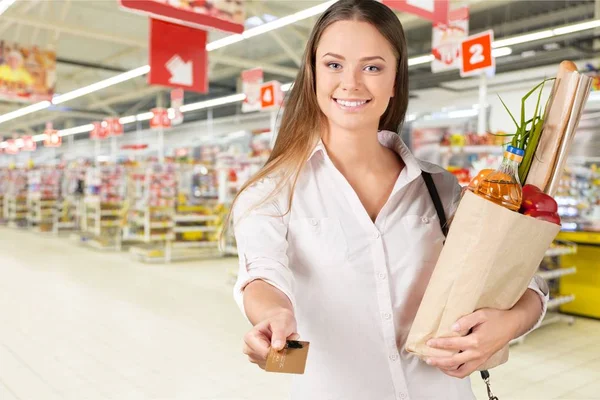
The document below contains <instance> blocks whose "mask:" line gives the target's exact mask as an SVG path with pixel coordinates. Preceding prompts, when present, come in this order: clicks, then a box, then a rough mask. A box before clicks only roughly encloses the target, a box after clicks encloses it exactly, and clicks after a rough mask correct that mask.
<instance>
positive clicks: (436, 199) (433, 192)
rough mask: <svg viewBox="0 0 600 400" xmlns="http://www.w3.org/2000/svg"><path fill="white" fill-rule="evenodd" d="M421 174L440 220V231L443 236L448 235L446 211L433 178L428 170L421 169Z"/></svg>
mask: <svg viewBox="0 0 600 400" xmlns="http://www.w3.org/2000/svg"><path fill="white" fill-rule="evenodd" d="M421 175H422V176H423V180H424V181H425V185H427V190H428V191H429V195H430V196H431V200H432V201H433V205H434V206H435V211H436V212H437V216H438V219H439V220H440V227H441V228H442V232H443V233H444V236H448V223H447V220H446V213H445V212H444V204H443V203H442V200H441V199H440V194H439V193H438V191H437V189H436V187H435V183H434V182H433V178H432V177H431V174H430V173H429V172H425V171H421Z"/></svg>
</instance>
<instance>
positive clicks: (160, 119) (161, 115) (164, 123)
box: [150, 108, 171, 129]
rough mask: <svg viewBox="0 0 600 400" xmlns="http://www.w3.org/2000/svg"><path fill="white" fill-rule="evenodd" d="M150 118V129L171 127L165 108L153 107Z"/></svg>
mask: <svg viewBox="0 0 600 400" xmlns="http://www.w3.org/2000/svg"><path fill="white" fill-rule="evenodd" d="M151 111H152V119H151V120H150V128H151V129H163V128H170V127H171V120H170V119H169V112H168V111H167V109H166V108H153V109H152V110H151Z"/></svg>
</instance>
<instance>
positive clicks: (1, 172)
mask: <svg viewBox="0 0 600 400" xmlns="http://www.w3.org/2000/svg"><path fill="white" fill-rule="evenodd" d="M8 175H9V174H8V170H7V169H5V168H0V224H5V223H6V217H5V216H4V197H5V194H6V191H7V189H8Z"/></svg>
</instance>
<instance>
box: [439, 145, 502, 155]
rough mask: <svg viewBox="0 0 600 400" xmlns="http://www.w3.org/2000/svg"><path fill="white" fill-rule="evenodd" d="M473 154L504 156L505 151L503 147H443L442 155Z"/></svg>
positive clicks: (441, 148)
mask: <svg viewBox="0 0 600 400" xmlns="http://www.w3.org/2000/svg"><path fill="white" fill-rule="evenodd" d="M451 152H452V153H459V152H464V153H471V154H481V153H491V154H502V153H503V152H504V149H503V148H502V146H462V147H459V146H453V147H451V146H441V147H440V153H441V154H447V153H451Z"/></svg>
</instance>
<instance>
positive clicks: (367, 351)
mask: <svg viewBox="0 0 600 400" xmlns="http://www.w3.org/2000/svg"><path fill="white" fill-rule="evenodd" d="M379 141H380V143H381V144H382V145H384V146H386V147H388V148H390V149H393V150H394V151H396V152H397V153H398V154H399V155H400V157H401V158H402V160H403V161H404V163H405V165H406V167H405V168H404V169H403V170H402V172H401V174H400V176H399V177H398V180H397V182H396V184H395V186H394V188H393V191H392V193H391V195H390V197H389V199H388V201H387V202H386V204H385V205H384V207H383V208H382V209H381V212H380V213H379V215H378V216H377V219H376V221H375V222H374V223H373V221H372V220H371V218H370V217H369V215H368V214H367V212H366V210H365V209H364V207H363V206H362V204H361V202H360V200H359V198H358V196H357V195H356V193H355V192H354V190H353V189H352V187H351V186H350V184H349V183H348V182H347V180H346V179H345V178H344V176H343V175H342V174H341V173H340V172H339V171H338V170H337V169H336V168H335V166H334V165H333V163H332V162H331V160H330V158H329V157H328V155H327V152H326V150H325V147H324V146H323V144H322V143H320V144H319V145H317V146H316V148H315V150H314V151H313V153H312V155H311V157H310V158H309V160H308V161H307V162H306V166H305V168H304V169H303V171H302V173H301V175H300V177H299V180H298V183H297V186H296V189H295V192H294V198H293V206H292V208H291V211H290V212H289V213H288V214H286V215H284V216H282V214H284V213H285V212H286V211H287V205H288V197H287V193H286V192H282V193H280V194H279V195H278V196H277V197H276V198H275V199H274V200H273V201H269V202H267V203H265V204H264V205H262V206H260V207H259V208H253V207H254V206H255V205H256V204H257V203H259V202H260V201H261V200H263V199H264V198H265V197H266V196H267V195H268V194H269V193H270V192H271V190H272V189H273V188H274V187H275V181H274V180H273V179H264V180H262V181H260V182H259V183H257V184H255V185H253V186H252V187H251V188H249V189H248V190H246V191H245V192H244V193H243V194H242V195H241V196H240V197H239V201H238V203H237V205H236V207H235V209H234V221H235V228H234V231H235V236H236V240H237V245H238V252H239V259H240V265H239V275H238V281H237V283H236V285H235V288H234V296H235V299H236V301H237V302H238V304H239V306H240V307H241V309H242V312H244V308H243V298H242V297H243V289H244V287H245V286H246V285H247V284H248V283H250V282H251V281H253V280H256V279H262V280H264V281H266V282H268V283H269V284H271V285H273V286H274V287H276V288H278V289H279V290H281V291H282V292H283V293H285V294H286V295H287V296H288V297H289V298H290V301H291V303H292V305H293V307H294V310H295V315H296V320H297V323H298V333H299V334H300V336H301V340H306V341H309V342H310V343H311V346H310V352H309V355H308V360H307V365H306V371H305V374H304V375H299V376H295V379H294V382H293V386H292V399H293V400H308V399H315V400H328V399H340V400H371V399H373V400H375V399H377V400H392V399H401V400H406V399H413V400H426V399H431V400H434V399H435V400H439V399H446V400H468V399H474V398H475V397H474V396H473V393H472V391H471V383H470V381H469V379H464V380H461V379H456V378H453V377H450V376H447V375H445V374H444V373H442V372H441V371H440V370H438V369H437V368H435V367H430V366H428V365H427V364H426V363H424V362H422V361H420V360H419V359H418V358H417V357H415V356H413V355H411V354H409V353H407V352H406V350H404V344H405V341H406V338H407V335H408V332H409V330H410V327H411V324H412V322H413V320H414V317H415V315H416V312H417V309H418V307H419V303H420V302H421V299H422V298H423V294H424V292H425V288H426V286H427V283H428V281H429V279H430V277H431V274H432V272H433V268H434V267H435V263H436V260H437V258H438V257H439V254H440V251H441V249H442V245H443V242H444V235H443V234H442V231H441V228H440V224H439V219H438V217H437V215H436V211H435V208H434V205H433V202H432V200H431V198H430V195H429V193H428V191H427V187H426V186H425V182H424V181H423V179H422V178H421V170H423V171H426V172H429V173H431V174H432V176H433V180H434V182H435V184H436V187H437V190H438V192H439V194H440V197H441V200H442V202H443V203H444V205H445V211H446V215H448V216H449V215H452V214H453V213H454V211H455V209H456V207H457V205H458V201H459V199H460V194H461V187H460V186H459V185H458V182H457V180H456V178H455V177H454V176H453V175H452V174H450V173H449V172H447V171H445V170H444V169H442V168H440V167H438V166H435V165H432V164H429V163H426V162H422V161H419V160H417V159H416V158H415V157H414V156H413V155H412V154H411V152H410V150H409V149H408V148H407V147H406V145H405V144H404V143H403V142H402V140H401V139H400V137H399V136H398V135H397V134H396V133H394V132H389V131H382V132H380V133H379ZM530 288H531V289H533V290H535V291H536V292H538V293H539V294H540V296H541V298H542V299H543V300H544V301H543V302H544V312H543V313H542V316H541V317H540V321H541V318H542V317H543V314H544V313H545V309H546V306H545V305H546V302H547V300H548V288H547V286H546V284H545V282H544V281H543V280H541V279H537V278H536V279H534V280H532V282H531V284H530Z"/></svg>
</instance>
